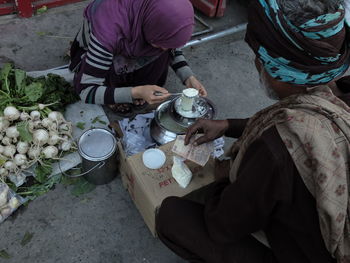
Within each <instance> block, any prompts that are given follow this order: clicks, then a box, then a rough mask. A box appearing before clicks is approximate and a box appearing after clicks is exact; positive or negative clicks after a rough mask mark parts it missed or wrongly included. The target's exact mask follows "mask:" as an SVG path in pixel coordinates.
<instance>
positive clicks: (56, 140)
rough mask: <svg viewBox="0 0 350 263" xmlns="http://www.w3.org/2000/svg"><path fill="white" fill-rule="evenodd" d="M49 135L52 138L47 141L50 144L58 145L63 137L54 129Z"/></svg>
mask: <svg viewBox="0 0 350 263" xmlns="http://www.w3.org/2000/svg"><path fill="white" fill-rule="evenodd" d="M49 136H50V138H49V140H48V142H47V143H48V144H50V145H56V144H58V143H59V141H60V140H62V138H61V137H60V136H59V135H58V134H57V133H56V132H54V131H50V132H49Z"/></svg>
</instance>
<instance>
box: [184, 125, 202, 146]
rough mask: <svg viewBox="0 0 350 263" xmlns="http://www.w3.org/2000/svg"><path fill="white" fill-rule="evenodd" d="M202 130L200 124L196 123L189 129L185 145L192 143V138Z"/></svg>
mask: <svg viewBox="0 0 350 263" xmlns="http://www.w3.org/2000/svg"><path fill="white" fill-rule="evenodd" d="M201 128H202V126H201V124H200V122H195V123H194V124H193V125H191V126H190V127H188V129H187V131H186V136H185V145H187V144H189V143H190V140H191V137H192V136H193V135H194V134H195V133H196V132H197V131H198V130H199V129H201Z"/></svg>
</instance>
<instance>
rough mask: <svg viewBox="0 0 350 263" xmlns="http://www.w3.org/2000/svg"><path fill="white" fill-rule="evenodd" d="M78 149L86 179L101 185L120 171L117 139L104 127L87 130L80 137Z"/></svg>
mask: <svg viewBox="0 0 350 263" xmlns="http://www.w3.org/2000/svg"><path fill="white" fill-rule="evenodd" d="M78 151H79V154H80V156H81V157H82V170H83V173H82V174H81V175H84V177H85V179H86V180H87V181H89V182H90V183H93V184H96V185H100V184H107V183H109V182H111V181H112V180H113V179H114V178H115V177H116V176H117V172H118V154H117V140H116V138H115V137H114V135H113V134H112V133H111V132H110V131H108V130H106V129H102V128H93V129H90V130H87V131H85V132H84V133H83V134H82V135H81V136H80V138H79V141H78Z"/></svg>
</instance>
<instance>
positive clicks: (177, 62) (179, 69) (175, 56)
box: [170, 49, 194, 83]
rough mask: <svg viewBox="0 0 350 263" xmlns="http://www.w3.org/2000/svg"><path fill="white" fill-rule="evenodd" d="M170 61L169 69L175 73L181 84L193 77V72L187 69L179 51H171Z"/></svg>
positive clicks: (186, 64) (187, 66) (184, 59)
mask: <svg viewBox="0 0 350 263" xmlns="http://www.w3.org/2000/svg"><path fill="white" fill-rule="evenodd" d="M171 56H172V61H171V63H170V65H171V68H172V69H173V70H174V71H175V73H176V75H177V76H178V77H179V78H180V80H181V81H182V83H185V81H186V80H187V79H188V78H189V77H191V76H193V75H194V74H193V72H192V70H191V68H190V67H189V65H188V63H187V61H186V58H185V57H184V55H183V52H182V50H181V49H173V50H172V51H171Z"/></svg>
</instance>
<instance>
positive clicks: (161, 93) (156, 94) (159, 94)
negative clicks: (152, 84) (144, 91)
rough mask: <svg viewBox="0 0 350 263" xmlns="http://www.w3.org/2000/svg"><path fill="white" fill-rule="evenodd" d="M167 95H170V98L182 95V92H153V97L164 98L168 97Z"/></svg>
mask: <svg viewBox="0 0 350 263" xmlns="http://www.w3.org/2000/svg"><path fill="white" fill-rule="evenodd" d="M167 94H170V96H176V95H180V94H182V92H178V93H163V92H161V91H155V92H153V95H154V96H163V95H167Z"/></svg>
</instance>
